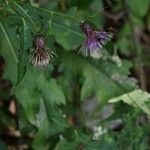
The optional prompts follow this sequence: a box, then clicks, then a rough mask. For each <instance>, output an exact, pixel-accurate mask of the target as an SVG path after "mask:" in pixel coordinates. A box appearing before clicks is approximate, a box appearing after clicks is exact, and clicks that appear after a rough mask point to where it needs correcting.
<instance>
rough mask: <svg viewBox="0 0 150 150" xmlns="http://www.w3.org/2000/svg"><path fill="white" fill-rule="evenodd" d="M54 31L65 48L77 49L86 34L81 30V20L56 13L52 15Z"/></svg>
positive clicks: (56, 37) (57, 39)
mask: <svg viewBox="0 0 150 150" xmlns="http://www.w3.org/2000/svg"><path fill="white" fill-rule="evenodd" d="M51 26H52V33H53V35H54V36H55V39H56V41H57V42H58V43H59V44H60V45H62V46H63V48H64V49H66V50H70V49H76V48H77V47H78V46H80V45H81V43H82V41H83V39H84V35H83V34H82V32H81V31H80V30H79V26H80V22H79V21H77V20H74V19H72V18H69V17H67V16H63V14H62V16H61V15H60V16H59V15H55V13H52V17H51Z"/></svg>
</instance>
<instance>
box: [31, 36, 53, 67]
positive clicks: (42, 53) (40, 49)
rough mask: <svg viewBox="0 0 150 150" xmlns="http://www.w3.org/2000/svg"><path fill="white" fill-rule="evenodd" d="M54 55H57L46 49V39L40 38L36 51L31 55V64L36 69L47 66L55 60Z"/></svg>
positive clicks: (37, 40) (37, 41)
mask: <svg viewBox="0 0 150 150" xmlns="http://www.w3.org/2000/svg"><path fill="white" fill-rule="evenodd" d="M53 54H55V53H54V52H53V51H50V52H48V49H47V48H46V47H45V41H44V38H43V37H38V38H37V39H36V49H35V50H34V51H33V52H32V54H31V55H30V57H29V62H31V63H32V64H33V65H34V66H36V67H43V66H47V65H48V64H49V61H50V60H51V59H52V58H53ZM55 55H56V54H55Z"/></svg>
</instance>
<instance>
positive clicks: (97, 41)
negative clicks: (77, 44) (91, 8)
mask: <svg viewBox="0 0 150 150" xmlns="http://www.w3.org/2000/svg"><path fill="white" fill-rule="evenodd" d="M80 27H81V30H82V31H83V32H84V33H85V34H86V40H85V41H84V43H83V46H82V48H81V50H80V51H82V53H83V54H84V55H85V56H89V55H90V56H95V55H97V54H100V53H101V50H102V48H103V46H104V45H105V44H106V43H107V42H108V41H109V40H110V39H111V38H112V37H113V35H114V33H113V32H106V31H96V30H94V29H93V28H92V26H91V25H90V24H89V23H87V22H83V23H82V24H81V26H80Z"/></svg>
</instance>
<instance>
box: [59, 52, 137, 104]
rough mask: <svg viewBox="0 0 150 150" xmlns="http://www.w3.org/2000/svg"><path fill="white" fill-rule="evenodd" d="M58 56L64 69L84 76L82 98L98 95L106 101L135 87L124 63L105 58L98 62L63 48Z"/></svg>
mask: <svg viewBox="0 0 150 150" xmlns="http://www.w3.org/2000/svg"><path fill="white" fill-rule="evenodd" d="M58 56H59V59H60V62H61V68H62V71H64V72H65V70H71V71H72V72H74V74H76V75H81V76H82V77H83V80H82V88H81V99H82V100H84V99H86V98H87V97H91V96H96V97H97V98H98V99H99V100H100V101H101V102H102V103H105V102H107V100H109V99H110V98H112V97H116V96H119V95H121V94H123V93H126V92H127V91H132V90H133V89H134V88H135V84H134V82H133V81H132V79H130V78H128V77H127V76H126V75H127V74H128V71H127V70H126V69H125V70H124V69H123V68H124V64H122V66H121V67H119V66H117V65H115V64H114V63H113V62H111V61H103V60H100V61H99V62H98V63H96V62H94V61H92V60H89V59H86V58H84V57H81V56H79V55H76V54H74V53H71V52H70V53H67V54H66V53H65V52H64V51H62V50H61V51H60V54H58ZM79 64H80V65H79ZM125 68H126V67H125ZM66 88H67V87H66Z"/></svg>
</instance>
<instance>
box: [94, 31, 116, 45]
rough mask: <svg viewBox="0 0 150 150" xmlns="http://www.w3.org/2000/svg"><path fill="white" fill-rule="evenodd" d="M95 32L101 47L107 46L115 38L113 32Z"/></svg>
mask: <svg viewBox="0 0 150 150" xmlns="http://www.w3.org/2000/svg"><path fill="white" fill-rule="evenodd" d="M95 32H96V38H97V40H98V41H99V42H100V44H101V45H105V44H106V43H107V42H108V41H110V40H111V39H112V37H113V36H114V33H112V32H105V31H95Z"/></svg>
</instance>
